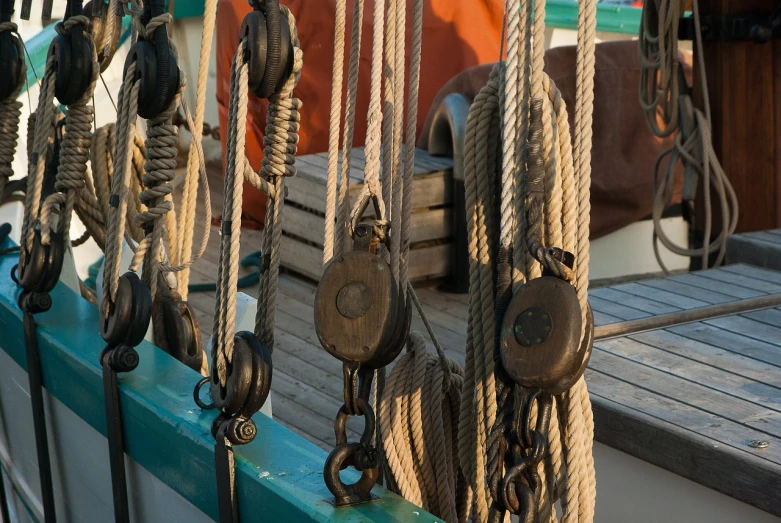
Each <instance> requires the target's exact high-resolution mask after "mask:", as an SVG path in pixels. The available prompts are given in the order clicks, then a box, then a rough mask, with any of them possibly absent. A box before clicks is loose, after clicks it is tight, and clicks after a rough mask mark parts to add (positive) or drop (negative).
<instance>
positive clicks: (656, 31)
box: [639, 0, 739, 272]
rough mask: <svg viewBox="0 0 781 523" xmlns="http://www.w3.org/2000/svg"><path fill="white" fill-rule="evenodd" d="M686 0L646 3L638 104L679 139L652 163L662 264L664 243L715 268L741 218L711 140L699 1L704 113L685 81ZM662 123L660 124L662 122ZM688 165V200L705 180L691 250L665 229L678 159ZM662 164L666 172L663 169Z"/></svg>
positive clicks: (653, 126)
mask: <svg viewBox="0 0 781 523" xmlns="http://www.w3.org/2000/svg"><path fill="white" fill-rule="evenodd" d="M684 11H685V4H684V2H683V1H682V0H652V1H647V2H645V4H644V6H643V15H642V21H641V24H640V39H639V49H640V64H641V77H640V104H641V105H642V107H643V110H644V111H645V115H646V122H647V123H648V127H649V129H650V130H651V132H652V133H654V134H655V135H656V136H659V137H664V136H669V135H671V134H672V133H674V132H676V131H677V134H676V136H675V143H674V144H673V146H672V147H670V148H669V149H667V150H666V151H664V152H662V154H661V155H660V156H659V158H658V159H657V161H656V164H655V165H654V206H653V213H652V217H653V223H654V236H653V244H654V254H655V255H656V259H657V261H658V263H659V265H660V266H661V267H662V269H663V270H664V271H665V272H669V271H668V269H667V267H666V265H665V264H664V261H663V260H662V257H661V253H660V251H659V243H658V242H660V241H661V243H662V245H664V246H665V247H666V248H667V249H668V250H669V251H671V252H673V253H675V254H678V255H680V256H687V257H689V258H696V257H701V258H702V268H703V269H707V268H708V267H709V266H711V263H710V256H711V255H712V254H714V253H715V254H716V258H715V260H714V262H713V265H714V266H718V265H720V264H721V263H722V262H723V261H724V257H725V255H726V248H727V237H728V236H729V235H731V234H733V233H734V232H735V229H736V227H737V222H738V214H739V208H738V201H737V196H736V194H735V191H734V189H733V188H732V184H731V183H730V181H729V179H728V178H727V175H726V173H725V172H724V169H723V168H722V167H721V164H720V163H719V160H718V158H717V156H716V152H715V150H714V149H713V143H712V140H711V128H712V121H711V114H710V99H709V94H708V85H707V78H706V71H705V56H704V54H703V48H702V33H701V31H700V26H701V21H700V12H699V2H698V1H697V0H694V1H693V2H692V17H693V19H694V26H695V31H694V34H695V46H694V47H695V51H696V60H697V68H698V75H697V76H698V78H699V79H700V82H701V85H700V87H701V92H702V98H703V100H702V104H703V108H704V111H700V110H699V109H697V108H695V107H694V103H693V101H692V97H691V92H690V89H689V88H688V87H687V86H686V85H685V84H686V81H685V79H684V78H683V74H682V71H681V66H680V64H679V63H678V23H679V21H680V20H681V18H682V17H683V14H684ZM660 121H661V123H660ZM679 162H680V164H681V165H682V166H683V167H684V170H685V175H684V178H685V179H684V200H689V201H692V200H693V199H694V197H695V192H696V189H697V183H698V181H699V180H702V194H703V215H704V220H703V226H704V232H703V239H702V247H697V248H690V247H685V246H681V245H678V244H676V243H675V242H674V241H673V240H672V239H671V238H670V237H669V236H668V235H667V233H666V232H665V231H664V229H663V227H662V215H663V213H664V210H665V208H666V207H667V206H669V204H670V203H671V201H672V198H673V190H674V188H675V172H676V167H677V165H678V163H679ZM662 167H663V170H662V171H660V169H661V168H662ZM714 192H715V194H716V197H717V199H718V210H719V215H720V225H721V229H720V230H719V231H718V234H717V235H716V237H715V238H712V236H713V233H714V231H713V203H712V201H711V200H712V196H713V193H714Z"/></svg>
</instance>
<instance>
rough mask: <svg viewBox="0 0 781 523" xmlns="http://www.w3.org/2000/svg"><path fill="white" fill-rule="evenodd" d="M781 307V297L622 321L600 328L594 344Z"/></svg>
mask: <svg viewBox="0 0 781 523" xmlns="http://www.w3.org/2000/svg"><path fill="white" fill-rule="evenodd" d="M779 306H781V293H779V294H769V295H767V296H759V297H756V298H748V299H745V300H737V301H732V302H729V303H719V304H716V305H708V306H707V307H699V308H697V309H689V310H686V311H679V312H671V313H668V314H660V315H659V316H651V317H650V318H640V319H637V320H629V321H622V322H620V323H611V324H609V325H600V326H599V327H596V328H595V329H594V341H602V340H606V339H610V338H618V337H620V336H628V335H630V334H637V333H639V332H645V331H650V330H654V329H662V328H666V327H673V326H676V325H683V324H685V323H693V322H696V321H702V320H710V319H714V318H720V317H722V316H730V315H732V314H740V313H743V312H751V311H756V310H760V309H768V308H771V307H779Z"/></svg>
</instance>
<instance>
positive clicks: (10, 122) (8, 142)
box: [0, 22, 27, 204]
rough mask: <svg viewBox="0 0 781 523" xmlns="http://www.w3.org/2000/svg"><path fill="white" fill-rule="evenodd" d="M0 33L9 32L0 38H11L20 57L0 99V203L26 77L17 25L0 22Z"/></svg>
mask: <svg viewBox="0 0 781 523" xmlns="http://www.w3.org/2000/svg"><path fill="white" fill-rule="evenodd" d="M2 33H9V36H8V37H3V36H0V39H3V38H8V39H9V40H12V41H13V43H14V45H15V46H16V53H17V56H18V57H21V58H22V59H21V60H19V66H20V67H19V71H18V73H19V76H18V79H17V80H16V83H15V86H14V88H13V89H12V90H11V92H10V93H8V95H7V96H5V98H3V99H1V100H0V204H2V203H3V200H4V196H5V188H6V184H7V183H8V180H9V179H10V178H11V177H12V176H13V174H14V171H13V167H12V164H13V159H14V155H15V154H16V142H17V140H18V139H19V119H20V118H21V116H22V102H20V101H17V97H18V96H19V94H20V93H21V92H22V87H24V83H25V81H26V79H27V63H26V62H25V60H24V58H23V57H24V44H22V39H21V37H20V36H19V30H18V27H17V25H16V24H14V23H13V22H0V35H2ZM11 35H14V36H11ZM8 74H10V72H9V73H8ZM11 80H12V81H13V79H11Z"/></svg>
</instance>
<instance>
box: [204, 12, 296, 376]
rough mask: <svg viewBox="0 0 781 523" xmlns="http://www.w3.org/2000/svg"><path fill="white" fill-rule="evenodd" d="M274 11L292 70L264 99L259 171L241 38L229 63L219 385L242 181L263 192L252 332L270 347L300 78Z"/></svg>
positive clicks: (231, 317)
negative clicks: (249, 152)
mask: <svg viewBox="0 0 781 523" xmlns="http://www.w3.org/2000/svg"><path fill="white" fill-rule="evenodd" d="M279 9H280V12H281V13H282V15H283V16H286V17H287V20H288V23H289V25H290V28H291V37H292V43H293V48H294V57H293V68H292V72H291V74H290V76H289V77H288V79H287V81H286V82H285V84H284V86H283V87H282V89H281V90H280V92H279V93H277V94H274V95H272V96H271V97H270V98H269V105H268V110H267V111H268V112H267V117H266V122H267V124H266V129H265V137H264V139H263V144H264V150H263V153H264V158H263V162H262V165H261V170H260V173H259V174H257V173H255V172H254V171H253V170H252V168H251V167H250V165H249V160H248V159H247V157H246V155H245V140H246V128H247V93H248V69H249V66H248V64H247V63H246V61H245V59H246V56H245V55H246V53H245V52H244V51H245V48H246V45H247V44H246V41H245V40H242V41H241V42H240V43H239V47H238V49H237V51H236V55H235V56H234V58H233V62H232V64H231V83H230V85H231V89H230V101H229V105H228V107H229V109H228V111H229V114H228V138H227V143H228V150H227V155H226V173H225V201H224V208H223V216H224V217H225V218H224V219H223V222H222V223H223V225H222V238H221V241H220V255H219V262H218V275H217V292H216V303H215V314H214V337H213V341H212V355H213V361H214V362H215V363H214V365H215V368H216V369H217V376H218V378H219V379H220V380H221V383H225V380H227V366H228V364H230V363H231V362H232V361H233V342H232V341H233V334H234V331H235V325H236V286H237V281H238V264H239V247H240V243H241V201H242V193H243V182H244V180H245V179H246V180H248V181H249V182H250V183H252V184H253V185H254V186H255V187H257V188H258V189H260V190H263V191H264V192H266V194H267V195H268V203H267V206H266V220H265V229H264V234H263V240H262V246H261V252H262V253H263V256H264V260H263V263H262V272H261V275H260V291H259V294H258V309H257V316H256V323H255V335H256V336H257V337H258V338H259V339H260V340H261V341H263V342H264V343H266V345H267V346H268V347H269V349H271V350H273V346H274V318H275V311H276V290H277V285H278V279H279V261H280V253H279V248H280V241H281V237H282V235H281V232H282V224H281V212H282V206H283V204H284V198H285V192H286V188H285V178H286V177H287V176H294V175H295V174H296V169H295V153H296V150H297V145H298V130H299V121H300V116H299V110H300V108H301V101H300V100H298V99H297V98H294V97H293V90H294V88H295V86H296V85H297V83H298V80H299V78H300V76H301V68H302V67H303V52H302V51H301V48H300V42H299V40H298V32H297V30H296V25H295V18H294V16H293V14H292V13H291V12H290V10H289V9H288V8H287V7H285V6H280V8H279Z"/></svg>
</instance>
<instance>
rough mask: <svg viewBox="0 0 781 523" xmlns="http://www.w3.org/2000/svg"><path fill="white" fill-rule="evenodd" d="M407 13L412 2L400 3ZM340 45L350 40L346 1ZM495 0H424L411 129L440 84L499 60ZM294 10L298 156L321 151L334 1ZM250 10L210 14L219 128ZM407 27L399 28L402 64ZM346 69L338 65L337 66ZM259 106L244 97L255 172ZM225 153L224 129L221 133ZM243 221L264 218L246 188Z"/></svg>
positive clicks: (365, 89) (359, 125) (368, 16)
mask: <svg viewBox="0 0 781 523" xmlns="http://www.w3.org/2000/svg"><path fill="white" fill-rule="evenodd" d="M407 3H408V9H409V13H411V12H412V0H408V2H407ZM347 4H348V9H347V17H348V18H347V28H348V29H347V48H348V49H349V45H350V34H349V33H350V27H351V20H352V4H353V2H351V1H349V0H348V2H347ZM503 4H504V2H503V0H482V1H475V0H426V2H425V7H424V12H425V14H424V22H423V24H424V29H423V31H424V33H423V56H422V67H421V82H420V110H419V112H418V132H420V129H421V127H422V125H423V121H424V120H425V118H426V114H427V112H428V110H429V107H430V106H431V103H432V101H433V100H434V97H435V96H436V94H437V92H438V91H439V90H440V88H441V87H442V86H443V85H445V83H446V82H447V81H448V80H450V79H451V78H452V77H453V76H455V75H456V74H458V73H459V72H461V71H463V70H465V69H467V68H469V67H472V66H474V65H478V64H483V63H489V62H495V61H496V60H497V59H498V57H499V41H500V38H501V26H502V10H503ZM285 5H287V6H288V7H289V8H290V10H291V12H292V13H293V14H294V15H295V17H296V20H297V26H298V34H299V37H300V40H301V48H302V50H303V52H304V69H303V72H302V75H301V81H300V82H299V84H298V88H297V89H296V96H297V97H298V98H300V99H301V101H302V102H303V104H304V105H303V108H302V110H301V133H300V142H299V147H298V153H299V154H309V153H316V152H322V151H325V150H327V149H328V119H329V115H330V100H331V78H332V64H333V53H334V50H333V47H334V44H333V41H334V18H335V0H308V1H307V0H286V1H285ZM373 5H374V2H373V1H369V2H366V8H365V13H364V22H363V35H362V40H361V63H360V79H359V85H360V87H359V89H360V94H359V96H358V109H357V115H358V116H357V118H356V132H355V142H354V143H355V144H356V145H362V144H363V143H364V141H365V136H366V112H367V107H368V101H369V79H370V69H371V41H372V17H373ZM250 10H251V8H250V6H249V5H248V3H247V0H221V1H220V3H219V10H218V13H217V103H218V109H219V117H220V128H221V129H223V130H227V120H228V98H229V96H228V95H229V92H230V65H231V61H232V60H233V55H234V54H235V52H236V48H237V46H238V41H239V29H240V27H241V22H242V20H243V19H244V16H245V15H246V14H247V13H248V12H249V11H250ZM410 39H411V30H409V29H408V31H407V59H406V63H407V66H409V51H410ZM345 69H346V65H345ZM265 119H266V104H265V101H262V100H259V99H257V98H255V97H254V96H252V95H250V100H249V111H248V122H247V157H248V158H249V160H250V163H251V164H252V166H253V167H254V168H255V169H259V168H260V162H261V160H262V158H263V153H262V143H263V129H264V128H265ZM220 134H221V137H222V148H223V158H224V157H225V146H226V144H225V140H226V137H227V134H228V133H227V132H225V131H223V132H222V133H220ZM243 210H244V218H245V221H244V223H245V225H259V224H260V223H262V221H263V218H264V216H265V195H263V194H261V193H259V192H258V191H256V190H255V189H253V188H247V189H246V190H245V191H244V202H243Z"/></svg>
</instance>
